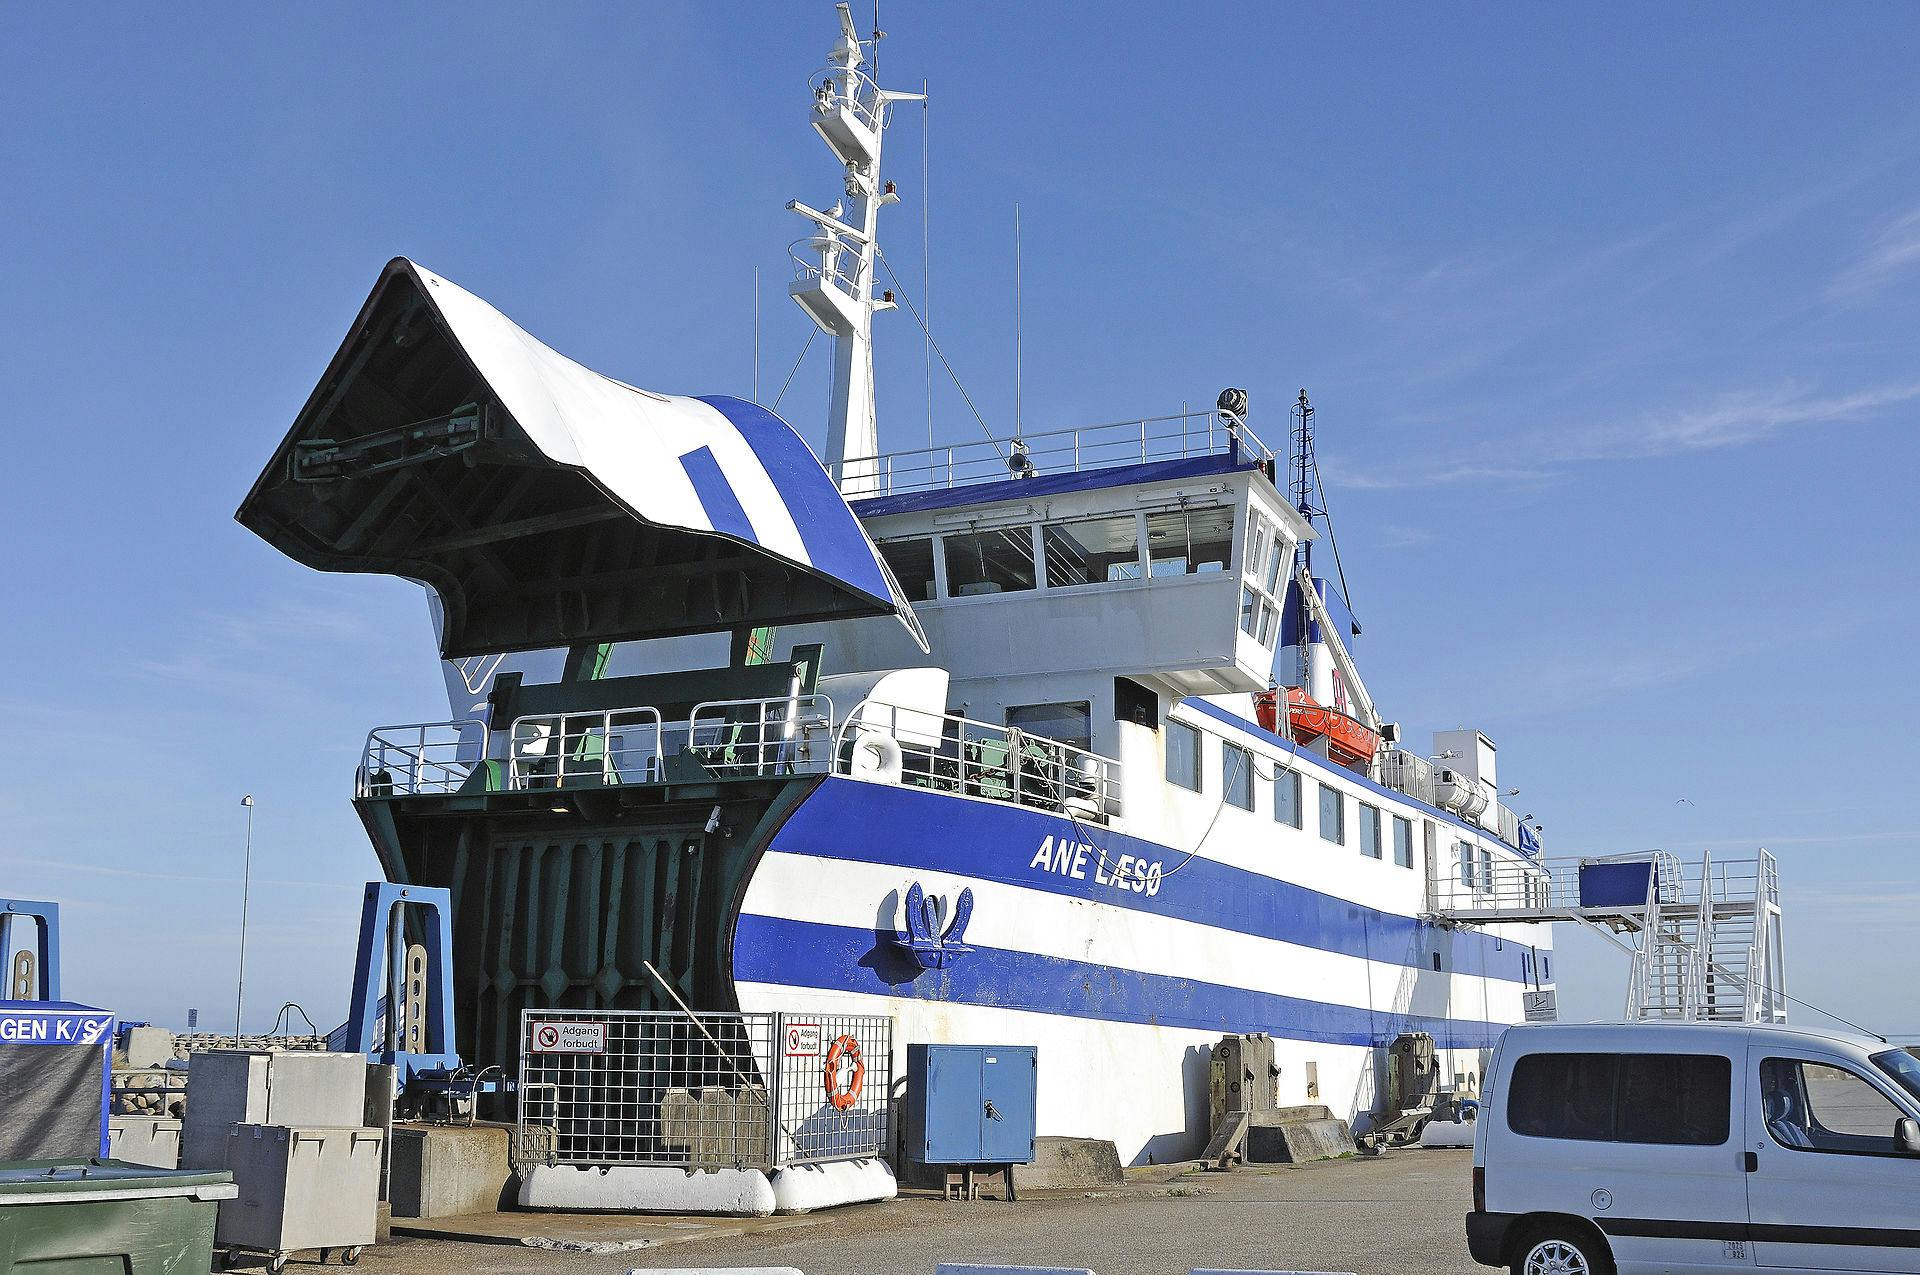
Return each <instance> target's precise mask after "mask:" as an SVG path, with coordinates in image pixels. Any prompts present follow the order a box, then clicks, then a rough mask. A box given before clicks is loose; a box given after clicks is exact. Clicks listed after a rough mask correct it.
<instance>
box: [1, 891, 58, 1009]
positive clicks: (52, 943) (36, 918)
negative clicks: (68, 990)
mask: <svg viewBox="0 0 1920 1275" xmlns="http://www.w3.org/2000/svg"><path fill="white" fill-rule="evenodd" d="M16 920H29V921H32V922H34V929H35V938H36V944H35V958H34V966H33V968H34V976H35V979H36V980H37V981H38V983H39V987H38V989H36V991H35V994H34V999H35V1000H40V1001H57V1000H59V999H60V905H59V904H58V903H42V902H36V901H35V900H32V899H0V961H6V962H11V961H12V959H13V948H14V944H15V943H16V942H17V941H18V936H17V935H16V934H15V933H14V923H15V922H16ZM7 977H8V978H9V979H11V977H12V971H11V967H10V966H9V969H8V972H7ZM9 990H11V989H9Z"/></svg>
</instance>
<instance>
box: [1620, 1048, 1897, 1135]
mask: <svg viewBox="0 0 1920 1275" xmlns="http://www.w3.org/2000/svg"><path fill="white" fill-rule="evenodd" d="M1615 1092H1616V1100H1615V1101H1616V1104H1617V1107H1618V1111H1617V1112H1616V1114H1615V1116H1614V1126H1613V1127H1614V1140H1615V1141H1617V1142H1658V1143H1663V1144H1666V1145H1668V1146H1683V1147H1717V1146H1719V1145H1721V1144H1722V1143H1724V1142H1725V1141H1726V1140H1727V1132H1728V1126H1729V1125H1730V1123H1731V1121H1732V1116H1733V1064H1732V1063H1731V1062H1729V1061H1728V1060H1727V1059H1725V1058H1721V1057H1718V1056H1715V1055H1712V1054H1705V1055H1696V1054H1629V1055H1626V1056H1624V1057H1623V1058H1622V1059H1621V1060H1620V1081H1619V1088H1618V1089H1617V1090H1616V1091H1615ZM1887 1128H1888V1129H1889V1130H1891V1129H1892V1128H1893V1126H1892V1125H1891V1124H1889V1125H1888V1126H1887Z"/></svg>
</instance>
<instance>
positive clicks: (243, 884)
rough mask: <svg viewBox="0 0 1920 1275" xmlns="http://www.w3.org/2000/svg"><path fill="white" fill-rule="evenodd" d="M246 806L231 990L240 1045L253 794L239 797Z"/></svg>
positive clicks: (250, 884)
mask: <svg viewBox="0 0 1920 1275" xmlns="http://www.w3.org/2000/svg"><path fill="white" fill-rule="evenodd" d="M240 804H241V805H242V806H245V807H246V808H247V854H246V859H245V860H244V861H243V866H242V868H241V870H240V974H239V977H238V978H236V979H235V980H234V990H233V1044H234V1048H236V1049H237V1048H239V1046H240V1010H241V1007H242V1006H244V1005H245V1004H246V1003H247V900H248V897H249V896H250V895H251V894H252V893H253V794H252V793H248V794H247V795H246V796H244V797H242V798H241V799H240Z"/></svg>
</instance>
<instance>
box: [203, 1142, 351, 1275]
mask: <svg viewBox="0 0 1920 1275" xmlns="http://www.w3.org/2000/svg"><path fill="white" fill-rule="evenodd" d="M383 1137H384V1135H383V1134H382V1133H381V1131H380V1130H378V1129H370V1128H359V1127H354V1126H348V1125H261V1124H236V1125H234V1126H233V1128H232V1130H231V1132H229V1134H228V1135H227V1166H228V1168H229V1169H230V1170H231V1172H232V1173H233V1180H234V1184H235V1185H236V1186H237V1187H239V1191H240V1193H239V1196H238V1198H236V1199H232V1200H228V1201H227V1202H226V1203H224V1204H222V1205H221V1206H220V1220H219V1224H218V1227H217V1228H216V1230H215V1232H214V1242H215V1243H216V1244H217V1245H218V1246H220V1247H223V1248H227V1249H250V1250H253V1251H256V1252H261V1253H265V1254H267V1256H268V1259H269V1262H268V1265H269V1269H271V1270H274V1271H278V1270H280V1269H281V1267H283V1266H284V1265H285V1264H286V1259H287V1255H288V1254H290V1253H294V1252H298V1251H300V1250H303V1249H333V1250H339V1251H340V1252H341V1258H342V1260H343V1261H345V1262H347V1263H348V1264H351V1263H353V1262H354V1261H356V1260H357V1259H358V1258H359V1256H360V1249H361V1248H362V1247H363V1246H365V1245H368V1244H371V1243H373V1237H374V1223H375V1215H376V1212H377V1210H378V1207H379V1198H380V1151H381V1141H382V1139H383ZM323 1256H324V1255H323Z"/></svg>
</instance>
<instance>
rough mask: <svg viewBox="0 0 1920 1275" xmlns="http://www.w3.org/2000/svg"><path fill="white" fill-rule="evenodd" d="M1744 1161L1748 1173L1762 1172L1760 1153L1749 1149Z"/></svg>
mask: <svg viewBox="0 0 1920 1275" xmlns="http://www.w3.org/2000/svg"><path fill="white" fill-rule="evenodd" d="M1742 1163H1743V1166H1744V1167H1745V1169H1746V1171H1747V1172H1748V1173H1758V1172H1760V1153H1759V1152H1758V1151H1749V1152H1747V1153H1746V1155H1745V1156H1743V1157H1742Z"/></svg>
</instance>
